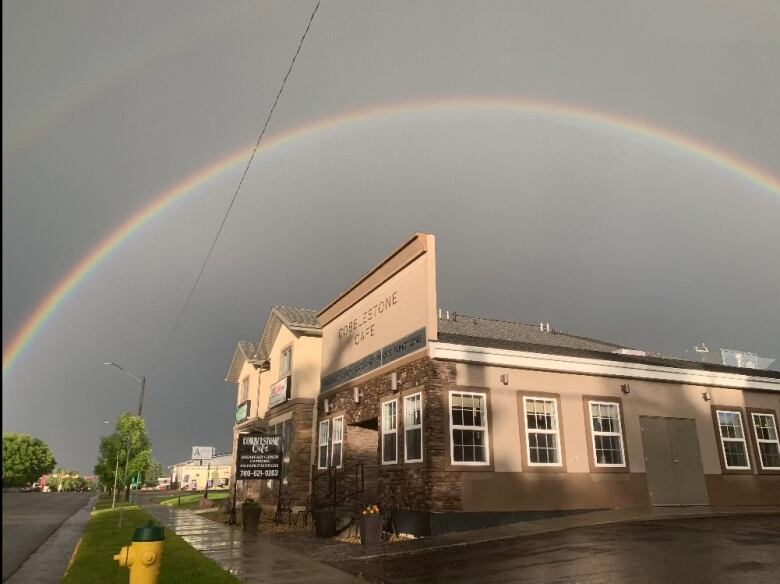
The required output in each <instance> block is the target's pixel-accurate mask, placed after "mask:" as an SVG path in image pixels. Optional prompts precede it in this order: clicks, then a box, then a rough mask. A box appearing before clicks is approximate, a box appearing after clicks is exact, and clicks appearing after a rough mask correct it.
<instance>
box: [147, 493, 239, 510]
mask: <svg viewBox="0 0 780 584" xmlns="http://www.w3.org/2000/svg"><path fill="white" fill-rule="evenodd" d="M228 495H230V493H229V492H228V491H215V492H212V493H209V500H211V501H217V503H216V505H219V501H224V500H225V499H227V498H228ZM201 499H203V493H193V494H192V495H182V496H181V507H182V508H183V509H197V508H198V505H199V504H200V501H201ZM160 505H170V506H173V507H176V506H179V497H178V496H176V497H171V498H170V499H163V500H162V501H160Z"/></svg>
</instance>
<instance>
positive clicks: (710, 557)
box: [338, 515, 780, 584]
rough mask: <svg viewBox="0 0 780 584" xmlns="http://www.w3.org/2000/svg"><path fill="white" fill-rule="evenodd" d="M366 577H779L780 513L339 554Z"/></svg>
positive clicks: (754, 582) (528, 580) (529, 580)
mask: <svg viewBox="0 0 780 584" xmlns="http://www.w3.org/2000/svg"><path fill="white" fill-rule="evenodd" d="M338 568H340V569H342V570H345V571H347V572H350V573H352V574H355V575H360V577H362V578H364V579H365V580H367V581H368V582H375V583H392V584H400V583H404V584H422V583H439V582H441V583H445V582H446V583H447V584H455V583H459V582H464V583H465V582H479V583H480V584H490V583H498V582H501V583H505V582H523V584H533V583H549V582H571V583H575V582H576V583H577V584H595V583H605V582H615V583H623V582H630V583H631V584H656V583H658V584H661V583H663V584H666V583H670V582H673V583H675V584H686V583H691V584H707V583H721V582H729V581H733V580H735V579H745V580H746V581H749V582H750V583H751V584H777V582H778V581H780V579H779V578H778V574H780V516H778V515H763V516H735V517H715V518H697V519H679V520H678V519H667V520H664V521H647V522H640V523H620V524H612V525H599V526H593V527H582V528H576V529H570V530H567V531H561V532H556V533H548V534H540V535H533V536H526V537H519V538H513V539H505V540H500V541H493V542H486V543H479V544H472V545H466V546H460V547H457V548H443V549H439V550H432V551H424V552H421V553H417V554H405V555H403V556H389V557H385V558H382V557H378V558H377V557H374V558H371V559H365V560H347V561H339V562H338Z"/></svg>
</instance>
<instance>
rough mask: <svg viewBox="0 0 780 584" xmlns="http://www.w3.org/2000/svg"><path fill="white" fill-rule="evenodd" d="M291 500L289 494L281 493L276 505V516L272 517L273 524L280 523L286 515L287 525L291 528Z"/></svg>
mask: <svg viewBox="0 0 780 584" xmlns="http://www.w3.org/2000/svg"><path fill="white" fill-rule="evenodd" d="M292 504H293V498H292V496H291V495H290V494H289V493H282V494H281V495H279V502H278V503H277V504H276V516H275V517H274V524H277V523H282V522H283V521H284V516H285V515H287V525H288V527H291V526H292V521H293V511H292Z"/></svg>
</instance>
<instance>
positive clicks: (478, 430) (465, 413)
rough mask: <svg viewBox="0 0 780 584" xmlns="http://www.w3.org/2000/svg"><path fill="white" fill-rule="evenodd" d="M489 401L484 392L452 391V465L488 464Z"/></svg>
mask: <svg viewBox="0 0 780 584" xmlns="http://www.w3.org/2000/svg"><path fill="white" fill-rule="evenodd" d="M486 402H487V400H486V397H485V394H484V393H467V392H455V391H452V392H450V430H451V432H452V434H451V440H450V457H451V461H452V463H453V464H454V463H457V464H472V465H487V464H489V460H488V428H487V405H486Z"/></svg>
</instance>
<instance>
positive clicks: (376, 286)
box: [318, 233, 437, 391]
mask: <svg viewBox="0 0 780 584" xmlns="http://www.w3.org/2000/svg"><path fill="white" fill-rule="evenodd" d="M436 314H437V310H436V258H435V243H434V238H433V236H432V235H426V234H421V233H418V234H415V235H414V236H413V237H412V238H411V239H409V240H408V241H407V242H405V243H404V244H403V245H402V246H401V247H399V248H398V249H396V250H395V251H394V252H393V253H392V254H391V255H390V256H389V257H387V258H385V260H384V261H383V262H382V263H380V264H379V265H377V266H375V267H374V268H373V269H372V270H371V271H369V272H368V273H367V274H366V275H365V276H364V277H363V278H361V280H359V281H358V282H357V283H356V284H354V285H353V286H352V287H351V288H349V289H348V290H347V291H346V292H344V293H343V294H342V295H341V296H339V297H338V298H336V299H335V300H334V301H333V302H331V303H330V304H329V305H328V306H327V307H325V308H324V309H323V310H322V311H320V313H319V315H318V318H319V319H320V323H321V324H322V380H321V388H320V389H321V391H328V390H329V389H333V388H335V387H337V386H338V385H341V384H342V383H346V382H347V381H350V380H352V379H355V378H356V377H359V376H361V375H363V374H365V373H368V372H370V371H372V370H374V369H377V368H378V367H380V366H382V365H384V364H386V363H389V362H391V361H393V360H394V359H398V358H400V357H402V356H403V355H407V354H409V353H411V352H413V351H416V350H418V349H423V348H424V347H425V346H426V340H427V339H429V338H436V330H437V316H436Z"/></svg>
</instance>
